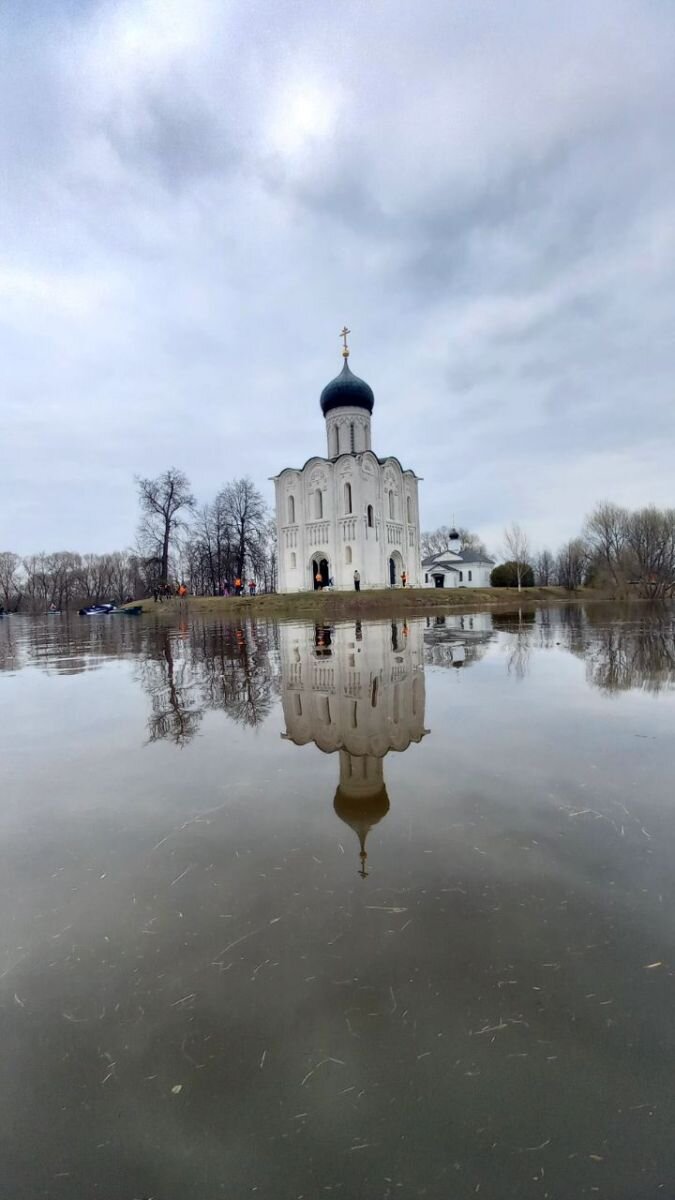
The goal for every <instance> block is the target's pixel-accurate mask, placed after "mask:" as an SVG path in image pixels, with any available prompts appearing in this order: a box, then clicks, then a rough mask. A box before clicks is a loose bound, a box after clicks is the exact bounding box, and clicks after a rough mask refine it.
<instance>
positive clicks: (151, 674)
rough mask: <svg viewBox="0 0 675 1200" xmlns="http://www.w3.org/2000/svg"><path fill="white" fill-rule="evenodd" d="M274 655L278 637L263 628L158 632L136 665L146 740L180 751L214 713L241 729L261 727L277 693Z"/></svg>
mask: <svg viewBox="0 0 675 1200" xmlns="http://www.w3.org/2000/svg"><path fill="white" fill-rule="evenodd" d="M275 653H276V631H275V628H274V626H272V625H268V624H267V623H256V622H255V621H253V622H250V623H249V624H247V625H246V626H242V625H237V626H234V625H223V624H218V625H205V624H201V623H199V624H193V625H186V626H182V627H179V628H178V629H175V628H173V629H163V628H162V627H159V626H158V627H157V629H156V632H155V636H154V637H153V638H150V639H148V642H147V645H146V647H145V656H144V658H143V659H142V661H141V662H140V664H139V680H140V682H141V684H142V686H143V688H144V690H145V691H146V692H147V693H148V695H149V696H150V701H151V706H152V713H151V715H150V717H149V719H148V740H149V741H151V742H154V741H158V740H160V739H162V738H168V739H170V740H171V741H173V742H175V743H176V745H178V746H184V745H186V744H187V743H188V742H189V741H190V740H191V739H192V738H193V737H194V735H195V733H196V732H197V730H198V729H199V726H200V724H201V721H202V718H203V716H204V713H205V712H208V711H213V710H216V711H217V710H220V711H223V712H225V713H226V714H227V716H228V717H229V718H230V720H232V721H236V722H237V723H238V724H241V725H248V726H254V727H255V726H258V725H260V724H262V722H263V721H264V720H265V718H266V717H267V715H268V714H269V711H270V709H271V706H272V701H273V696H274V693H275V691H276V689H277V683H276V672H275V669H274V664H273V659H274V655H275Z"/></svg>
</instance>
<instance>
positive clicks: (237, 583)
mask: <svg viewBox="0 0 675 1200" xmlns="http://www.w3.org/2000/svg"><path fill="white" fill-rule="evenodd" d="M234 594H235V596H241V579H235V581H234Z"/></svg>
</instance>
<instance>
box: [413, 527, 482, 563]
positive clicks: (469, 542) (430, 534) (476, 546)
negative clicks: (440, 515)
mask: <svg viewBox="0 0 675 1200" xmlns="http://www.w3.org/2000/svg"><path fill="white" fill-rule="evenodd" d="M452 532H455V533H457V534H458V536H459V540H460V542H461V544H462V549H463V550H473V551H474V552H475V553H476V555H478V556H479V557H482V558H487V550H486V548H485V543H484V542H483V541H482V539H481V538H480V537H479V536H478V534H477V533H472V532H471V530H470V529H465V528H464V527H463V526H460V528H459V529H454V528H453V529H451V528H450V527H449V526H448V525H439V527H438V529H431V530H428V531H427V532H426V533H423V534H421V536H420V549H421V551H422V558H431V556H432V555H433V554H442V553H443V551H444V550H447V549H448V548H449V545H450V535H451V533H452Z"/></svg>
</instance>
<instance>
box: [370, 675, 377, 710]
mask: <svg viewBox="0 0 675 1200" xmlns="http://www.w3.org/2000/svg"><path fill="white" fill-rule="evenodd" d="M370 706H371V708H377V675H376V676H375V678H374V680H373V684H372V687H371V689H370Z"/></svg>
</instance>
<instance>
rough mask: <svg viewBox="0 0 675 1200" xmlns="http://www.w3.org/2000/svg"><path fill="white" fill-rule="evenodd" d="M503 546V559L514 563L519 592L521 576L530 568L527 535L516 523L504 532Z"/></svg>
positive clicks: (521, 585)
mask: <svg viewBox="0 0 675 1200" xmlns="http://www.w3.org/2000/svg"><path fill="white" fill-rule="evenodd" d="M504 545H505V546H506V554H505V555H504V558H507V559H510V560H511V562H513V563H515V566H516V579H517V582H518V591H519V592H520V591H522V588H523V575H524V574H525V571H526V570H527V569H528V567H529V566H530V563H529V557H530V543H529V541H528V538H527V534H526V533H525V532H524V530H522V529H521V528H520V525H519V524H518V523H517V522H516V521H513V522H512V524H511V525H509V526H508V528H507V529H505V530H504ZM530 569H531V568H530Z"/></svg>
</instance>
